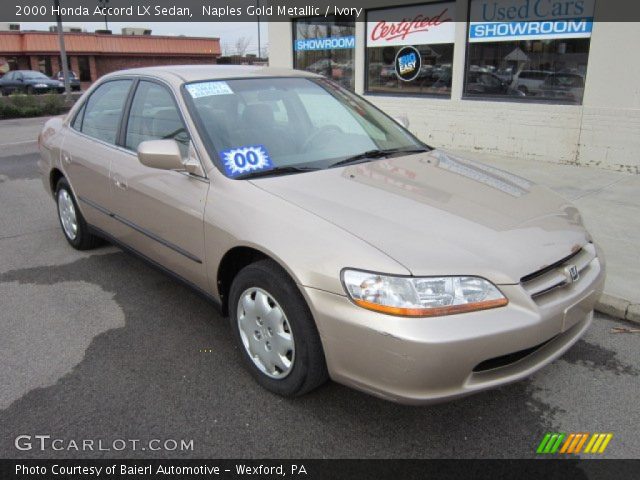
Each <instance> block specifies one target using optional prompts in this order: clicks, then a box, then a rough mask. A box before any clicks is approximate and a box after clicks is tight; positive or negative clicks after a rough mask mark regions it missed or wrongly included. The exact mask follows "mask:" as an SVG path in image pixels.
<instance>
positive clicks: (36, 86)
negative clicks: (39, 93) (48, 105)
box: [34, 83, 49, 88]
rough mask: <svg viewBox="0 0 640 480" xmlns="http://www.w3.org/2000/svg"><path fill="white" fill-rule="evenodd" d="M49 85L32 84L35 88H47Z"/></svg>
mask: <svg viewBox="0 0 640 480" xmlns="http://www.w3.org/2000/svg"><path fill="white" fill-rule="evenodd" d="M48 86H49V85H47V84H46V83H36V84H35V85H34V87H35V88H47V87H48Z"/></svg>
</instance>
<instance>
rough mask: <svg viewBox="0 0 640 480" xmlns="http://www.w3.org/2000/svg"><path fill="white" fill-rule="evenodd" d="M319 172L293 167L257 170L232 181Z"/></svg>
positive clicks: (313, 168)
mask: <svg viewBox="0 0 640 480" xmlns="http://www.w3.org/2000/svg"><path fill="white" fill-rule="evenodd" d="M314 170H319V169H318V168H317V167H295V166H282V167H275V168H272V169H270V170H258V171H256V172H249V173H245V174H243V175H238V176H237V177H233V178H234V180H249V179H252V178H260V177H270V176H272V175H286V174H289V173H301V172H313V171H314Z"/></svg>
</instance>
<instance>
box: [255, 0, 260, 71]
mask: <svg viewBox="0 0 640 480" xmlns="http://www.w3.org/2000/svg"><path fill="white" fill-rule="evenodd" d="M256 3H257V4H258V12H259V11H260V0H257V1H256ZM260 59H261V56H260V14H258V61H260Z"/></svg>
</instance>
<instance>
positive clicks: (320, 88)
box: [184, 78, 428, 177]
mask: <svg viewBox="0 0 640 480" xmlns="http://www.w3.org/2000/svg"><path fill="white" fill-rule="evenodd" d="M184 95H185V98H186V101H187V103H188V104H189V109H190V111H191V113H192V116H193V117H194V119H195V122H196V124H197V126H198V130H199V131H200V134H201V136H202V137H203V139H204V141H205V144H206V145H207V148H208V149H209V153H210V157H211V158H212V159H214V161H215V162H216V163H217V164H218V167H219V168H220V170H221V171H222V172H224V173H225V174H226V175H227V176H229V177H240V176H244V175H245V174H247V173H252V172H253V173H256V172H260V173H262V174H264V173H268V172H266V171H267V170H272V171H273V172H272V174H279V173H295V172H296V171H302V170H313V169H323V168H329V167H331V166H334V165H336V164H337V163H339V162H342V163H341V165H343V164H345V160H347V161H348V160H349V159H351V158H352V157H353V160H354V161H356V160H357V161H358V162H361V161H370V160H371V159H372V158H381V157H382V156H385V153H386V152H387V151H388V152H389V155H392V154H394V155H395V154H401V153H402V152H412V151H420V150H425V149H427V148H428V147H426V145H424V144H423V143H421V142H420V141H419V140H417V139H416V138H415V137H414V136H413V135H411V134H410V133H409V132H407V131H406V130H405V129H403V128H402V127H400V125H398V123H396V122H395V121H394V120H393V119H391V118H389V117H388V116H386V115H385V114H383V113H382V112H380V111H379V110H377V109H376V108H375V107H373V106H371V105H370V104H369V103H367V102H366V101H364V100H363V99H361V98H360V97H358V96H356V95H354V94H352V93H350V92H348V91H347V90H345V89H343V88H341V87H339V86H338V85H336V84H334V83H332V82H330V81H327V80H324V79H309V78H255V79H253V78H252V79H236V80H224V81H221V80H209V81H202V82H196V83H189V84H186V85H185V87H184ZM371 152H375V154H372V155H368V153H371ZM355 157H357V158H355Z"/></svg>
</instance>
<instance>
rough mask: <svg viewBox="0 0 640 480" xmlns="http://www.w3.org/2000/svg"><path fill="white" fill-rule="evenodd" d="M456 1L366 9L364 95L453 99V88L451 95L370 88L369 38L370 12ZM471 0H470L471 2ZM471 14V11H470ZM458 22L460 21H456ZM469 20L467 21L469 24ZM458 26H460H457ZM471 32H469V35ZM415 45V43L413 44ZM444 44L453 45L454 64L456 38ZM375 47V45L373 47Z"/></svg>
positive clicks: (446, 0) (423, 2)
mask: <svg viewBox="0 0 640 480" xmlns="http://www.w3.org/2000/svg"><path fill="white" fill-rule="evenodd" d="M452 2H453V3H456V0H437V1H435V2H429V1H427V0H425V1H422V2H414V3H405V4H402V5H391V6H387V7H379V8H369V9H367V10H365V11H364V88H363V95H372V96H392V97H400V98H434V99H436V98H437V99H441V100H451V99H452V93H453V89H451V90H449V95H439V94H437V93H416V92H411V93H397V92H392V93H385V92H374V91H371V90H369V47H367V39H368V38H369V12H379V11H381V10H392V9H396V8H405V7H418V6H420V5H438V4H439V3H452ZM470 3H471V0H469V4H470ZM469 15H470V12H469ZM455 23H456V24H457V23H459V22H455ZM468 23H469V22H468V21H467V24H468ZM456 28H458V27H457V26H456ZM468 34H469V33H468V32H467V35H468ZM411 45H412V46H414V47H415V45H414V44H411ZM419 45H428V44H426V43H422V44H419ZM442 45H452V46H453V57H452V58H451V64H452V65H453V63H454V60H455V57H456V42H455V38H454V41H453V42H452V43H445V44H442ZM371 48H375V47H371ZM452 75H453V67H452Z"/></svg>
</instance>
